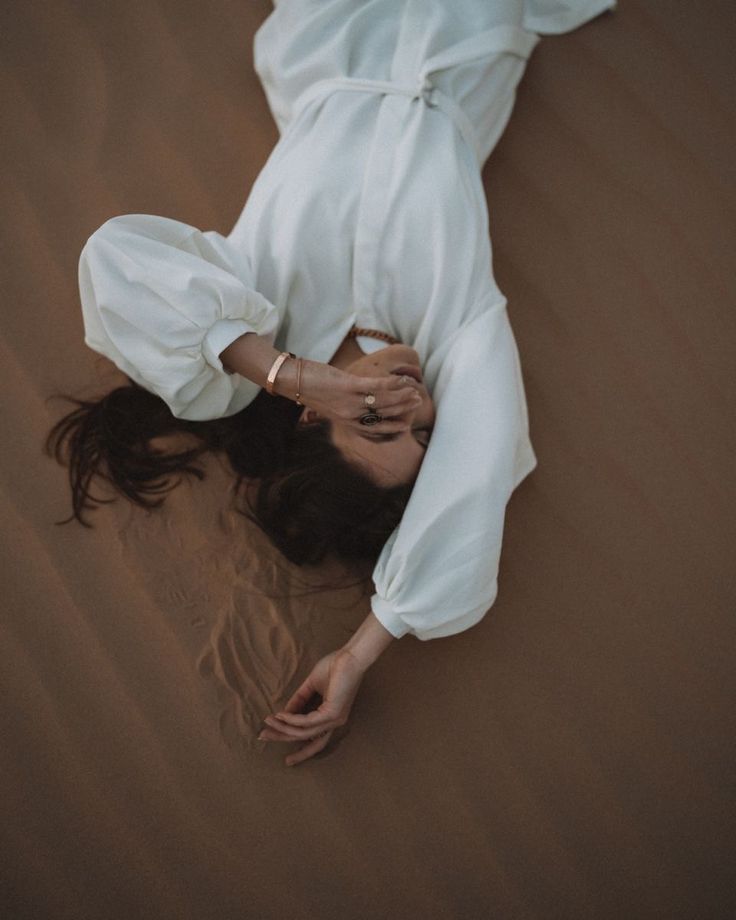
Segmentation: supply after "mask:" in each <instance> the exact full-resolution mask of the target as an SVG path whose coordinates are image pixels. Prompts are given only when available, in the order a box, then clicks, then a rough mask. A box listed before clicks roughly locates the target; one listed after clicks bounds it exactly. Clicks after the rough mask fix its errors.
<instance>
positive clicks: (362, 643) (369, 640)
mask: <svg viewBox="0 0 736 920" xmlns="http://www.w3.org/2000/svg"><path fill="white" fill-rule="evenodd" d="M394 638H395V637H394V636H392V635H391V633H390V632H389V631H388V630H387V629H386V627H385V626H383V625H382V624H381V623H380V622H379V620H378V619H377V618H376V615H375V614H374V613H373V612H372V611H371V613H369V614H368V616H367V617H366V618H365V619H364V620H363V622H362V623H361V624H360V626H359V627H358V629H357V630H356V631H355V632H354V633H353V635H352V636H351V637H350V639H349V640H348V641H347V642H346V643H345V645H344V646H343V647H344V649H345V651H348V652H350V654H351V655H352V656H353V657H354V658H355V659H356V660H357V661H358V663H359V664H360V666H361V668H362V669H363V670H364V671H367V670H368V668H369V667H370V666H371V665H372V664H373V662H374V661H376V659H377V658H379V657H380V655H381V654H383V652H385V651H386V649H387V648H388V647H389V645H391V643H392V642H393V641H394Z"/></svg>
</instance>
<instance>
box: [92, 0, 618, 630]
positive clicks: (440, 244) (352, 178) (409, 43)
mask: <svg viewBox="0 0 736 920" xmlns="http://www.w3.org/2000/svg"><path fill="white" fill-rule="evenodd" d="M614 6H615V0H526V2H523V0H495V2H492V0H453V2H448V0H403V2H400V0H280V2H278V4H277V5H276V8H275V10H274V12H273V13H272V14H271V15H270V16H269V17H268V19H267V20H266V21H265V22H264V24H263V25H262V26H261V28H260V29H259V31H258V33H257V34H256V39H255V63H256V70H257V72H258V74H259V76H260V78H261V81H262V83H263V86H264V89H265V91H266V94H267V98H268V102H269V105H270V107H271V111H272V113H273V116H274V118H275V120H276V123H277V125H278V127H279V131H280V134H281V137H280V140H279V143H278V144H277V145H276V147H275V148H274V150H273V152H272V154H271V156H270V158H269V160H268V162H267V163H266V165H265V166H264V168H263V170H262V172H261V173H260V175H259V177H258V179H257V181H256V182H255V184H254V186H253V188H252V190H251V192H250V195H249V197H248V200H247V202H246V204H245V207H244V209H243V212H242V214H241V216H240V217H239V219H238V221H237V223H236V224H235V227H234V228H233V230H232V232H231V233H230V234H229V235H228V236H227V237H223V236H221V235H220V234H218V233H215V232H214V231H208V232H201V231H200V230H197V229H196V228H194V227H191V226H188V225H187V224H183V223H180V222H178V221H174V220H170V219H167V218H163V217H154V216H148V215H125V216H122V217H116V218H113V219H112V220H110V221H108V222H107V223H106V224H104V225H103V226H102V227H101V228H100V229H99V230H97V231H96V232H95V233H94V234H93V235H92V236H91V237H90V239H89V241H88V242H87V244H86V246H85V248H84V250H83V252H82V255H81V259H80V273H79V281H80V291H81V300H82V310H83V316H84V323H85V341H86V343H87V345H89V346H90V347H91V348H93V349H95V350H96V351H98V352H101V353H102V354H105V355H107V356H108V357H109V358H110V359H111V360H112V361H113V362H114V363H115V364H116V365H117V366H118V367H119V368H120V369H121V370H122V371H124V372H125V373H126V374H128V375H129V376H130V377H131V378H133V379H134V380H136V381H137V382H138V383H140V384H141V385H142V386H144V387H146V388H147V389H149V390H151V391H152V392H155V393H157V394H158V395H159V396H161V397H162V398H163V399H164V400H165V401H166V402H167V404H168V405H169V407H170V408H171V410H172V412H173V413H174V414H175V415H176V416H179V417H181V418H186V419H193V420H204V419H210V418H216V417H221V416H227V415H232V414H234V413H235V412H238V411H239V410H241V409H243V408H244V407H245V406H246V405H248V404H249V403H250V402H251V401H252V400H253V399H254V398H255V396H256V395H257V393H258V391H259V388H258V387H257V385H255V384H253V383H252V382H250V381H248V380H246V379H244V378H242V377H240V376H239V375H237V374H227V373H225V372H224V370H223V368H222V363H221V361H220V359H219V358H218V355H219V354H220V353H221V352H222V351H223V350H224V349H225V348H226V347H227V346H228V345H229V344H230V343H231V342H232V341H233V340H234V339H235V338H237V337H238V336H239V335H241V334H243V333H244V332H248V331H252V332H256V333H258V334H260V335H265V336H269V337H270V338H271V339H272V340H273V341H274V344H275V345H276V347H277V348H279V349H285V350H289V351H292V352H295V353H297V354H301V355H303V356H305V357H307V358H311V359H313V360H317V361H329V360H330V358H331V357H332V355H333V354H334V353H335V352H336V351H337V349H338V347H339V345H340V343H341V342H342V340H343V338H344V336H345V334H346V333H347V331H348V330H349V329H350V327H351V326H352V325H353V324H354V323H355V324H357V325H359V326H367V327H370V328H374V329H382V330H385V331H386V332H389V333H391V334H392V335H394V336H395V337H397V338H398V339H400V340H401V341H402V342H404V343H406V344H409V345H412V346H413V347H414V348H416V349H417V351H418V352H419V355H420V358H421V361H422V365H423V369H424V374H425V380H426V382H427V384H428V386H429V388H430V391H431V392H432V395H433V397H434V400H435V406H436V410H437V415H436V422H435V429H434V433H433V435H432V439H431V442H430V445H429V448H428V450H427V453H426V456H425V459H424V462H423V464H422V467H421V470H420V473H419V476H418V479H417V482H416V484H415V487H414V491H413V493H412V496H411V499H410V501H409V504H408V506H407V509H406V511H405V513H404V516H403V518H402V521H401V523H400V525H399V526H398V527H397V529H396V530H395V531H394V533H393V534H392V535H391V537H390V539H389V540H388V542H387V543H386V545H385V546H384V548H383V551H382V553H381V555H380V558H379V559H378V562H377V564H376V567H375V570H374V573H373V580H374V584H375V594H374V596H373V598H372V609H373V612H374V613H375V615H376V617H377V618H378V619H379V620H380V621H381V623H383V625H384V626H385V627H386V628H387V629H388V630H389V631H390V632H391V633H392V634H393V635H394V636H396V637H399V636H402V635H404V634H405V633H412V634H414V635H415V636H417V637H418V638H420V639H431V638H436V637H439V636H446V635H451V634H453V633H457V632H460V631H461V630H464V629H467V628H468V627H470V626H472V625H473V624H475V623H476V622H478V621H479V620H480V619H481V618H482V617H483V615H484V614H485V613H486V611H487V610H488V609H489V607H490V606H491V605H492V604H493V602H494V600H495V598H496V594H497V576H498V565H499V558H500V554H501V543H502V535H503V526H504V516H505V510H506V505H507V503H508V500H509V498H510V496H511V493H512V492H513V490H514V489H515V488H516V486H517V485H518V484H519V483H520V482H521V481H522V480H523V479H524V478H525V477H526V476H527V475H528V474H529V473H530V472H531V471H532V470H533V469H534V467H535V466H536V462H537V461H536V457H535V454H534V451H533V448H532V445H531V442H530V439H529V431H528V419H527V406H526V399H525V393H524V387H523V383H522V376H521V368H520V362H519V355H518V351H517V347H516V342H515V340H514V336H513V332H512V329H511V325H510V323H509V318H508V315H507V311H506V298H505V297H504V295H503V294H502V293H501V291H500V290H499V289H498V287H497V285H496V283H495V281H494V278H493V273H492V259H491V245H490V240H489V236H488V214H487V210H486V201H485V195H484V191H483V186H482V183H481V176H480V169H481V167H482V165H483V162H484V161H485V159H486V158H487V156H488V155H489V153H490V152H491V150H492V149H493V147H494V145H495V144H496V142H497V141H498V139H499V137H500V136H501V134H502V132H503V129H504V127H505V126H506V123H507V121H508V119H509V116H510V114H511V111H512V108H513V105H514V99H515V92H516V87H517V84H518V83H519V80H520V79H521V76H522V74H523V72H524V69H525V67H526V61H527V59H528V57H529V55H530V53H531V51H532V49H533V48H534V46H535V45H536V43H537V42H538V41H539V34H542V33H555V32H563V31H567V30H570V29H573V28H575V27H577V26H578V25H580V24H581V23H583V22H585V21H587V20H589V19H591V18H593V17H594V16H597V15H598V14H599V13H601V12H602V11H603V10H606V9H611V8H613V7H614ZM361 344H362V345H364V346H365V349H366V350H368V349H370V348H376V347H381V346H380V343H378V342H376V341H375V340H367V341H365V342H361Z"/></svg>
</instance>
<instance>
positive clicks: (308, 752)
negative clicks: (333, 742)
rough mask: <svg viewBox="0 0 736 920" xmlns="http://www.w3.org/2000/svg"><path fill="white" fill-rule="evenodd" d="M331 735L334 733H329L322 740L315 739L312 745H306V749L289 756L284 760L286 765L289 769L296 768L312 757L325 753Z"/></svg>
mask: <svg viewBox="0 0 736 920" xmlns="http://www.w3.org/2000/svg"><path fill="white" fill-rule="evenodd" d="M331 735H332V732H327V733H326V734H325V735H322V736H321V737H320V738H315V740H314V741H312V742H311V744H305V745H304V747H303V748H300V749H299V750H298V751H297V752H296V753H295V754H289V756H288V757H286V758H284V763H285V764H286V766H287V767H294V766H296V764H298V763H302V761H304V760H308V759H309V758H310V757H314V755H315V754H319V752H320V751H323V750H324V749H325V748H326V747H327V745H328V744H329V741H330V737H331Z"/></svg>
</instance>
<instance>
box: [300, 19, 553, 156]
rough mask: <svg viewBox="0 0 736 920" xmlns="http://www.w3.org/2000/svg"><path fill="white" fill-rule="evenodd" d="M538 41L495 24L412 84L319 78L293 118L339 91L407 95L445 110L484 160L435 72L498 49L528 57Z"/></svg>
mask: <svg viewBox="0 0 736 920" xmlns="http://www.w3.org/2000/svg"><path fill="white" fill-rule="evenodd" d="M538 41H539V36H538V35H537V34H536V33H534V32H526V31H524V30H523V29H520V28H518V27H517V26H509V25H503V26H496V28H494V29H490V30H489V31H487V32H480V33H478V34H477V35H473V36H471V37H470V38H469V39H466V40H465V41H462V42H459V43H458V44H457V45H453V46H452V47H450V48H447V49H445V50H444V51H441V52H439V53H438V54H436V55H435V56H434V57H432V58H429V59H428V60H426V61H425V62H424V66H423V67H422V70H421V72H420V74H419V79H418V80H417V82H416V83H414V84H413V85H407V84H404V83H402V82H398V81H396V82H394V81H392V80H363V79H360V78H354V77H335V78H331V79H325V80H318V81H317V82H316V83H313V84H312V85H311V86H310V87H309V88H308V89H306V90H305V91H304V92H303V93H302V94H301V96H299V98H298V99H297V101H296V104H295V106H294V120H296V117H297V116H298V115H299V114H301V113H302V112H303V111H304V110H305V109H306V107H307V106H308V105H309V104H310V103H312V102H314V100H316V99H319V98H322V97H326V96H328V95H330V94H331V93H333V92H336V91H340V90H343V91H348V92H357V93H374V94H376V95H381V96H405V97H406V98H408V99H416V100H421V101H422V102H423V103H424V104H425V105H427V106H428V107H429V108H432V109H439V110H440V111H442V112H444V113H445V114H446V115H447V116H448V117H449V118H450V119H451V120H452V121H453V122H454V124H455V127H456V128H457V130H458V131H459V132H460V134H461V135H462V137H463V138H464V140H465V142H466V143H467V144H468V146H469V147H470V148H471V150H473V152H474V153H475V156H476V159H477V160H478V163H481V157H482V153H481V147H480V143H479V141H478V137H477V135H476V133H475V128H474V127H473V124H472V122H471V121H470V119H469V118H468V116H467V115H466V114H465V112H464V111H463V109H462V107H461V106H460V104H459V103H457V102H456V101H455V100H454V99H452V98H451V97H450V96H448V95H447V94H446V93H443V92H442V91H441V90H440V89H439V88H438V87H437V86H435V85H434V84H433V82H432V74H433V73H436V72H437V71H441V70H447V69H448V68H450V67H455V66H458V65H460V64H469V63H471V62H472V61H475V60H480V59H482V58H485V57H489V56H491V55H492V54H495V53H499V52H508V53H511V54H516V55H517V56H519V57H523V58H528V57H529V55H530V54H531V51H532V49H533V48H534V46H535V45H536V43H537V42H538Z"/></svg>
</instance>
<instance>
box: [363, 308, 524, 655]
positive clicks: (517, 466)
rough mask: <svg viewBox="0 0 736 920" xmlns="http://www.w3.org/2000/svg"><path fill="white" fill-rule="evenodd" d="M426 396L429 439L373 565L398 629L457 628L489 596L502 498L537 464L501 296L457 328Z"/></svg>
mask: <svg viewBox="0 0 736 920" xmlns="http://www.w3.org/2000/svg"><path fill="white" fill-rule="evenodd" d="M433 396H434V399H435V407H436V418H435V427H434V432H433V435H432V439H431V441H430V444H429V447H428V449H427V453H426V455H425V458H424V462H423V463H422V467H421V469H420V472H419V476H418V478H417V481H416V484H415V486H414V490H413V492H412V495H411V499H410V501H409V504H408V506H407V508H406V511H405V512H404V515H403V517H402V520H401V524H400V525H399V527H398V528H397V529H396V530H395V531H394V533H393V534H392V536H391V538H390V539H389V540H388V542H387V543H386V545H385V546H384V548H383V550H382V553H381V555H380V557H379V559H378V562H377V564H376V567H375V569H374V572H373V580H374V583H375V594H374V595H373V598H372V601H371V607H372V610H373V612H374V614H375V615H376V617H377V619H378V620H379V621H380V622H381V623H382V624H383V625H384V626H385V627H386V629H387V630H388V631H389V632H390V633H392V634H393V635H394V636H396V637H397V638H398V637H400V636H403V635H404V634H406V633H411V634H413V635H415V636H416V637H417V638H419V639H434V638H439V637H441V636H449V635H452V634H454V633H458V632H461V631H462V630H464V629H468V628H469V627H470V626H473V625H474V624H475V623H477V622H478V621H479V620H480V619H482V617H483V616H484V615H485V613H486V612H487V611H488V609H489V607H491V605H492V604H493V602H494V601H495V599H496V595H497V590H498V568H499V560H500V556H501V541H502V536H503V527H504V518H505V513H506V505H507V503H508V501H509V498H510V497H511V493H512V492H513V490H514V489H515V488H516V486H517V485H518V484H519V483H520V482H521V480H522V479H523V478H524V477H525V476H526V475H527V474H528V473H530V472H531V471H532V470H533V469H534V467H535V466H536V464H537V461H536V457H535V454H534V451H533V449H532V446H531V443H530V441H529V436H528V417H527V406H526V400H525V394H524V387H523V382H522V376H521V366H520V362H519V355H518V350H517V347H516V342H515V340H514V336H513V332H512V330H511V326H510V323H509V320H508V316H507V313H506V309H505V303H504V304H503V305H501V306H498V307H497V308H492V309H491V310H489V311H487V312H485V313H483V314H481V315H480V316H479V317H477V318H476V319H475V320H473V321H472V322H471V323H470V324H469V325H467V326H465V327H464V328H463V329H462V330H461V331H460V333H459V334H458V335H457V336H456V337H455V339H454V341H453V343H452V344H451V346H450V347H449V349H448V351H447V352H446V354H445V357H444V358H443V360H442V364H441V367H440V369H439V373H438V376H437V380H436V384H435V387H434V393H433Z"/></svg>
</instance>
